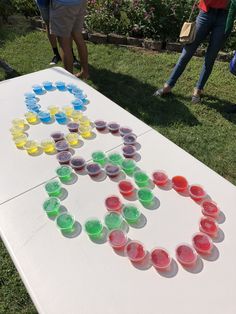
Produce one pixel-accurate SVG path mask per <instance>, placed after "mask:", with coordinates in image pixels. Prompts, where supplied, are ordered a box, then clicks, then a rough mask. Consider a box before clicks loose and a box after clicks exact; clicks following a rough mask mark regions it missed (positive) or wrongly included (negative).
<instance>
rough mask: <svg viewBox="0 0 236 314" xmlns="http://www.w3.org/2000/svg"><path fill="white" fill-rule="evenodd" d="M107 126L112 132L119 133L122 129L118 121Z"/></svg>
mask: <svg viewBox="0 0 236 314" xmlns="http://www.w3.org/2000/svg"><path fill="white" fill-rule="evenodd" d="M107 128H108V130H109V131H110V132H111V133H118V132H119V129H120V125H119V124H118V123H116V122H109V123H108V124H107Z"/></svg>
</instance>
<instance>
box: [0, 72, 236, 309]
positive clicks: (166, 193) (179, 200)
mask: <svg viewBox="0 0 236 314" xmlns="http://www.w3.org/2000/svg"><path fill="white" fill-rule="evenodd" d="M47 71H48V72H47ZM60 71H62V70H60ZM51 72H53V70H46V71H41V72H38V74H40V78H41V79H42V80H43V73H44V74H45V76H46V77H47V79H48V77H49V74H48V73H51ZM53 73H54V72H53ZM32 75H33V76H34V75H36V74H32ZM60 75H61V74H60ZM65 75H67V73H65V74H62V76H63V79H64V80H66V76H65ZM62 76H60V79H62ZM27 77H28V79H29V78H30V75H29V76H27ZM50 78H51V79H53V78H54V77H53V78H52V77H50ZM56 78H57V75H55V79H56ZM18 80H19V79H18ZM29 81H31V80H30V79H29ZM11 83H14V80H12V81H11V82H9V84H11ZM80 84H81V86H83V88H84V89H86V92H87V94H88V96H89V98H90V99H91V98H92V95H93V94H94V95H95V93H96V97H95V98H96V99H97V102H98V104H97V106H100V105H101V106H102V104H100V99H101V100H102V101H104V99H106V98H103V96H100V95H99V93H98V92H96V91H94V90H93V89H92V88H90V87H88V86H87V85H86V84H84V83H82V82H80ZM82 84H83V85H82ZM1 88H2V86H0V89H1ZM90 93H91V97H90ZM95 98H94V101H93V105H94V107H93V108H94V112H93V108H92V105H91V107H90V108H89V109H88V112H89V113H90V112H91V116H92V117H93V118H94V119H95V118H97V117H98V116H96V112H97V111H96V109H95V106H96V100H95ZM106 101H107V104H109V100H107V99H106ZM113 106H114V107H113ZM115 108H117V109H115ZM10 110H11V109H10ZM115 110H117V112H122V114H121V116H122V117H121V118H122V119H123V121H125V124H127V125H130V124H132V127H133V128H134V130H137V133H138V134H139V136H138V142H139V144H140V149H139V151H138V153H139V155H140V157H141V159H140V161H138V163H137V165H138V167H139V168H141V169H143V170H145V171H146V172H147V173H148V174H149V175H151V173H152V171H153V170H155V169H164V170H165V171H166V172H167V173H168V175H169V177H170V178H171V177H172V176H174V175H178V174H180V175H184V176H186V177H187V179H188V181H189V183H190V184H191V183H200V184H201V185H203V186H204V187H205V189H206V190H207V192H208V194H209V196H210V197H211V198H212V199H213V200H215V201H216V202H217V203H218V204H219V206H220V208H221V210H222V215H221V221H220V222H221V224H220V237H219V239H218V240H217V242H215V243H214V245H215V247H214V253H213V254H212V256H210V257H208V258H200V259H199V261H198V264H197V267H196V268H194V269H193V270H191V271H187V270H186V269H183V268H182V266H181V265H180V264H178V263H177V262H175V263H174V267H173V269H172V272H171V273H169V274H160V273H158V272H157V271H156V270H155V269H154V268H153V267H144V268H142V267H139V266H137V265H136V266H134V265H132V264H131V263H130V262H129V260H128V259H127V257H125V256H122V254H120V255H118V254H116V253H115V252H114V251H113V250H112V248H111V247H110V246H109V244H108V243H107V242H105V241H104V242H102V241H101V243H95V242H93V241H91V240H90V239H89V238H88V236H87V235H86V233H85V232H84V230H83V224H84V222H85V220H86V219H87V218H89V217H91V216H95V217H98V218H100V219H101V220H103V217H104V214H105V213H106V210H105V207H104V199H105V197H106V196H108V195H110V194H117V195H119V192H118V187H117V182H116V181H115V180H114V181H113V180H111V179H109V178H104V180H103V181H101V182H97V181H94V180H91V178H90V177H89V176H87V175H78V177H77V182H76V183H74V184H72V185H64V186H63V187H64V189H65V190H66V191H67V193H68V195H67V197H66V198H65V199H64V200H63V201H62V205H63V206H64V207H65V208H66V209H67V210H68V211H69V212H70V213H72V214H73V215H74V216H75V218H76V221H77V234H75V236H74V237H65V236H63V235H62V234H61V233H60V231H59V230H58V229H57V227H56V224H55V221H53V220H52V219H49V218H48V217H47V216H46V215H45V213H44V212H43V209H42V203H43V201H44V200H45V198H46V197H47V195H46V192H45V190H44V181H45V180H47V179H49V178H50V176H53V171H51V170H49V169H48V170H47V171H45V174H44V176H40V177H38V179H37V180H35V179H32V178H34V175H35V174H37V173H38V174H39V172H40V171H42V169H43V168H42V167H43V162H44V163H47V167H48V168H49V167H52V168H53V169H54V168H55V167H56V161H55V160H54V161H52V162H51V161H50V162H51V164H50V163H48V162H47V161H46V158H45V159H44V160H43V162H41V161H40V159H39V158H35V173H30V172H28V173H26V174H25V176H24V181H28V180H29V186H30V190H29V191H27V192H26V191H24V189H25V187H26V185H25V184H26V183H25V182H24V185H23V186H22V188H21V191H24V192H23V193H22V194H21V195H17V193H19V191H20V190H14V191H13V192H12V193H8V194H7V191H8V189H9V185H8V186H6V188H5V191H6V192H5V195H8V196H7V197H8V198H9V197H11V198H12V199H10V200H8V201H7V197H5V202H4V204H2V205H0V231H1V237H2V239H3V241H4V243H5V245H6V247H7V249H8V251H9V253H10V255H11V257H12V259H13V261H14V263H15V265H16V267H17V269H18V271H19V273H20V275H21V278H22V280H23V281H24V284H25V285H26V287H27V290H28V292H29V293H30V296H31V298H32V300H33V301H34V304H35V306H36V307H37V310H38V311H39V312H40V313H49V314H54V313H55V314H60V313H61V314H65V313H68V314H74V313H75V314H76V313H81V314H91V313H93V314H118V313H119V314H120V313H124V314H144V313H145V314H156V313H160V314H173V313H177V314H189V313H191V314H198V313H202V314H209V313H215V314H222V313H224V314H235V313H236V290H235V286H236V270H235V260H236V250H235V247H236V231H235V230H236V229H235V221H236V211H235V207H236V188H235V186H234V185H232V184H231V183H229V182H228V181H226V180H225V179H224V178H222V177H221V176H219V175H218V174H217V173H215V172H214V171H212V170H211V169H209V168H208V167H206V166H205V165H204V164H203V163H201V162H199V161H198V160H196V159H195V158H193V157H192V156H191V155H189V154H188V153H186V152H185V151H184V150H182V149H181V148H179V147H178V146H176V145H175V144H174V143H172V142H171V141H169V140H168V139H166V138H165V137H163V136H162V135H160V134H159V133H158V132H156V131H154V130H152V129H148V127H147V126H146V125H144V124H142V123H141V122H138V121H137V119H135V118H134V117H132V116H131V115H130V114H128V113H125V112H123V110H122V109H119V107H118V106H117V105H114V104H113V103H112V102H111V103H110V109H109V110H108V111H111V112H110V113H109V114H108V113H107V116H105V117H107V118H106V119H111V120H117V122H120V121H119V119H118V115H116V116H114V117H113V112H115ZM20 113H21V111H20V110H19V114H20ZM8 115H9V113H8ZM126 115H127V116H126ZM88 116H89V114H88ZM10 119H11V117H10V115H9V118H8V120H10ZM123 121H122V122H123ZM7 131H8V130H5V131H4V134H6V133H7ZM40 132H43V128H42V131H41V129H40ZM103 136H104V137H106V136H107V135H103ZM112 141H113V142H112ZM114 141H115V142H114ZM95 143H96V139H95V140H94V144H93V147H92V145H91V148H90V146H89V145H88V146H86V147H85V146H84V150H83V154H84V155H85V156H86V157H87V156H88V157H89V154H90V152H91V150H92V149H93V148H94V147H95V148H96V149H97V148H99V149H102V150H104V151H108V150H109V151H118V152H119V151H120V149H121V147H122V144H121V142H120V143H118V142H117V139H114V138H111V139H110V137H109V141H108V142H107V143H104V141H103V137H102V135H101V140H100V142H99V145H100V146H99V145H98V144H95ZM109 144H110V145H109ZM7 145H8V146H9V147H10V145H12V146H13V143H10V144H7ZM87 147H88V149H87ZM89 149H90V152H89V154H88V151H87V150H89ZM12 151H13V149H12ZM86 153H87V155H86ZM21 155H24V152H21V151H19V152H16V151H14V157H12V160H13V159H14V161H15V162H16V163H18V164H19V161H21V162H22V163H25V164H26V166H27V162H29V161H27V162H25V161H23V157H21ZM19 156H20V157H19ZM24 158H26V159H27V156H26V155H24ZM40 163H41V165H40ZM38 164H39V166H37V165H38ZM50 171H51V172H50ZM6 174H7V172H6ZM6 174H5V176H6ZM5 176H4V178H5ZM15 177H16V174H13V173H12V179H13V180H14V178H15ZM40 178H42V179H41V182H40ZM130 179H131V180H132V178H130ZM37 183H38V184H37ZM1 188H2V183H1ZM153 192H154V194H155V196H156V198H157V201H156V203H155V206H154V207H153V208H151V209H147V208H144V207H143V206H141V204H140V203H139V201H138V200H132V203H133V204H136V205H137V206H138V207H139V208H140V209H141V211H142V222H143V223H142V225H140V226H139V228H138V227H137V228H133V227H129V232H128V236H129V238H130V239H136V240H139V241H141V242H143V243H144V245H145V247H146V248H147V250H149V251H150V250H151V249H152V248H153V247H155V246H163V247H165V248H166V249H167V250H168V251H169V252H170V254H171V256H172V257H173V258H174V259H175V256H174V252H175V247H176V245H177V244H179V243H182V242H187V243H190V242H191V236H192V235H193V233H195V232H197V231H198V221H199V219H200V217H201V210H200V206H199V205H198V204H196V203H195V202H194V201H193V200H191V199H190V198H189V197H184V196H181V195H179V194H178V193H177V192H175V191H174V190H173V189H170V190H164V189H160V188H158V187H153ZM14 194H15V195H14ZM121 199H122V200H123V202H124V203H127V202H131V201H127V200H125V199H124V198H122V197H121Z"/></svg>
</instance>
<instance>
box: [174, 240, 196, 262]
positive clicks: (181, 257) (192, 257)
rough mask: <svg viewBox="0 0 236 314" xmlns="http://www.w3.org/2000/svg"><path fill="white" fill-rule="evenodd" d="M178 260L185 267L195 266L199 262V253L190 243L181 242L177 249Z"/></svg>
mask: <svg viewBox="0 0 236 314" xmlns="http://www.w3.org/2000/svg"><path fill="white" fill-rule="evenodd" d="M175 254H176V258H177V260H178V262H179V263H180V264H182V265H183V266H185V267H194V266H195V265H196V262H197V253H196V251H195V250H194V248H193V247H192V246H191V245H189V244H185V243H184V244H180V245H178V246H177V248H176V249H175Z"/></svg>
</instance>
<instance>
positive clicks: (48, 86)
mask: <svg viewBox="0 0 236 314" xmlns="http://www.w3.org/2000/svg"><path fill="white" fill-rule="evenodd" d="M43 87H44V89H45V90H46V91H48V92H50V91H52V90H54V87H53V84H52V82H50V81H44V82H43Z"/></svg>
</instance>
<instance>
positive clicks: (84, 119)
mask: <svg viewBox="0 0 236 314" xmlns="http://www.w3.org/2000/svg"><path fill="white" fill-rule="evenodd" d="M79 122H80V125H81V126H90V124H91V123H90V120H89V119H88V117H86V116H83V117H81V119H80V121H79Z"/></svg>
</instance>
